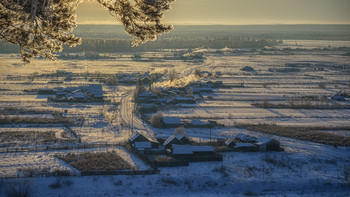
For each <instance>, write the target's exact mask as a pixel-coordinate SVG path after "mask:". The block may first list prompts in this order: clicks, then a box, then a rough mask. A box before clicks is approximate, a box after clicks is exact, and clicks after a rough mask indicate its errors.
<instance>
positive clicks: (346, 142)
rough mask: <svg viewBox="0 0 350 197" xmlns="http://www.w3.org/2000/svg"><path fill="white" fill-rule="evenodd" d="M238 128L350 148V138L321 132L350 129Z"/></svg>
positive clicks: (267, 126) (346, 128) (245, 126)
mask: <svg viewBox="0 0 350 197" xmlns="http://www.w3.org/2000/svg"><path fill="white" fill-rule="evenodd" d="M238 127H241V128H245V129H248V130H252V131H258V132H262V133H267V134H273V135H279V136H283V137H289V138H294V139H298V140H306V141H311V142H316V143H321V144H329V145H334V146H350V137H344V136H340V135H336V134H331V133H324V132H320V131H321V130H349V129H350V128H349V127H302V126H300V127H299V126H278V125H267V124H259V125H245V124H241V125H239V126H238Z"/></svg>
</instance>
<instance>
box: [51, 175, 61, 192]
mask: <svg viewBox="0 0 350 197" xmlns="http://www.w3.org/2000/svg"><path fill="white" fill-rule="evenodd" d="M49 187H50V188H51V189H57V188H60V187H62V183H61V179H60V178H59V177H56V181H55V182H54V183H52V184H50V185H49Z"/></svg>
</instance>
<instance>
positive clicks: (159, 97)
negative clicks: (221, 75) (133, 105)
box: [137, 81, 223, 128]
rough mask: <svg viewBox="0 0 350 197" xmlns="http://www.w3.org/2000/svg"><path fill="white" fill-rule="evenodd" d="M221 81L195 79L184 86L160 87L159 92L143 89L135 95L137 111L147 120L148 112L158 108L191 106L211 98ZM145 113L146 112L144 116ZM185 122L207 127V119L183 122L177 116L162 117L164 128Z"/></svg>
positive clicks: (189, 124) (193, 125)
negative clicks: (195, 80)
mask: <svg viewBox="0 0 350 197" xmlns="http://www.w3.org/2000/svg"><path fill="white" fill-rule="evenodd" d="M222 86H223V83H222V81H215V82H213V81H207V82H201V81H197V82H194V83H191V84H190V85H188V86H186V87H180V88H168V89H162V90H161V92H160V93H157V94H155V93H154V92H152V91H149V90H147V91H143V92H141V93H140V94H138V96H137V101H138V106H139V108H138V109H139V112H140V114H141V117H143V119H144V120H146V121H148V118H149V117H150V116H151V115H149V114H150V113H156V112H157V111H158V109H160V108H162V107H165V106H166V107H169V106H193V105H196V104H197V102H199V101H200V100H206V99H213V98H212V93H213V90H214V89H215V88H219V87H222ZM145 114H148V116H146V115H145ZM183 124H186V126H191V125H192V127H209V126H210V122H209V121H205V122H203V121H200V120H193V121H191V122H186V123H183V122H181V120H180V118H179V117H165V118H163V125H164V127H165V128H173V127H178V126H180V125H183Z"/></svg>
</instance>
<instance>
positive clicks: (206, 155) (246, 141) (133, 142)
mask: <svg viewBox="0 0 350 197" xmlns="http://www.w3.org/2000/svg"><path fill="white" fill-rule="evenodd" d="M129 144H130V146H131V147H133V148H134V149H135V150H137V151H138V152H139V153H141V154H142V155H144V156H146V157H148V158H149V160H151V161H152V162H154V164H155V165H158V166H178V165H188V162H199V161H222V160H223V158H222V155H221V154H220V153H218V152H217V151H243V152H258V151H259V152H266V151H282V150H283V149H282V148H281V146H280V142H279V141H277V140H275V139H273V138H270V137H267V136H262V137H259V138H256V137H254V136H250V135H247V134H243V133H239V134H238V135H237V136H235V138H234V139H228V140H226V141H225V142H224V144H223V145H224V146H222V145H220V143H216V144H215V143H214V144H215V145H214V146H208V145H198V144H197V145H194V144H196V143H195V142H193V141H192V140H191V139H190V138H189V137H188V136H187V135H184V134H178V135H172V136H170V137H169V138H167V139H166V140H162V139H157V140H155V139H151V138H149V137H146V136H145V135H142V134H141V133H139V132H136V133H135V134H134V135H133V136H132V137H131V138H130V139H129ZM211 145H212V144H211ZM222 147H226V148H224V149H223V148H222ZM162 157H163V158H168V159H167V165H163V164H164V163H163V164H160V163H159V162H158V161H156V158H162ZM169 158H170V159H169ZM176 161H181V162H180V164H178V165H177V164H176V165H173V164H174V163H176ZM183 161H185V163H183Z"/></svg>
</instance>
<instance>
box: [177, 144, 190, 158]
mask: <svg viewBox="0 0 350 197" xmlns="http://www.w3.org/2000/svg"><path fill="white" fill-rule="evenodd" d="M172 147H173V154H174V155H192V153H193V152H192V146H190V145H177V144H173V146H172Z"/></svg>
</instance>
